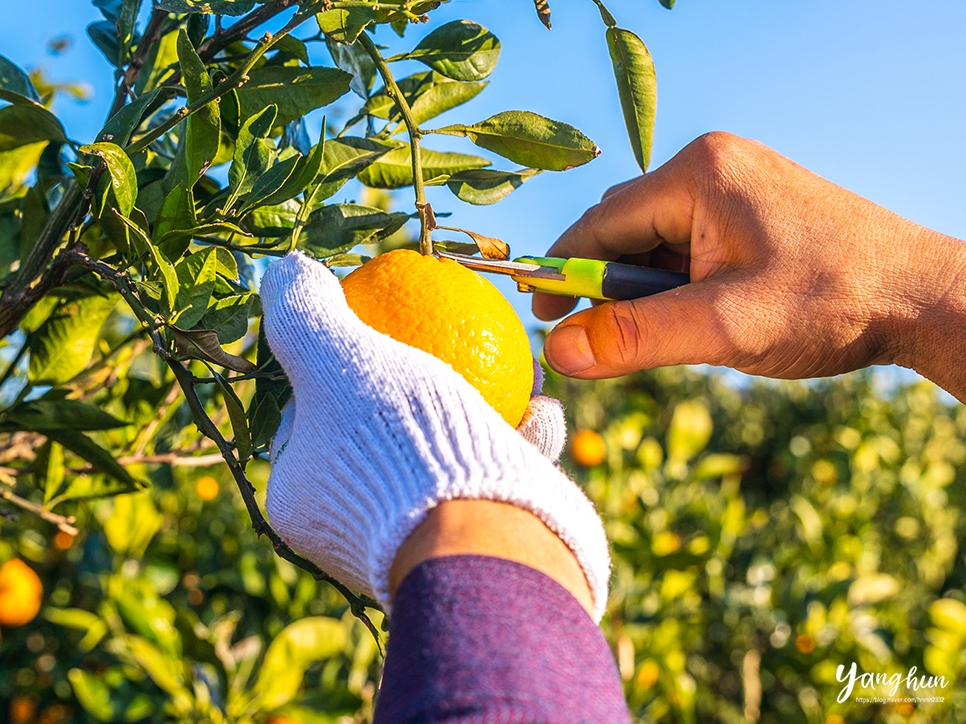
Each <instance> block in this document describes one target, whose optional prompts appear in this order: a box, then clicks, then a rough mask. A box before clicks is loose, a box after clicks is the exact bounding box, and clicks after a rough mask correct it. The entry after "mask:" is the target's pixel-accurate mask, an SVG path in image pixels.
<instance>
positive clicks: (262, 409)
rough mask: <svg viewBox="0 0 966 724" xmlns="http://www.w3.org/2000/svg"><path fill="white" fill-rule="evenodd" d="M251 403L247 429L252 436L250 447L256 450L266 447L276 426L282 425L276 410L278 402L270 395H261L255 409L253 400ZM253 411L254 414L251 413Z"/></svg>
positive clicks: (276, 428)
mask: <svg viewBox="0 0 966 724" xmlns="http://www.w3.org/2000/svg"><path fill="white" fill-rule="evenodd" d="M252 402H253V404H252V406H251V408H250V409H249V412H250V414H251V420H250V421H249V429H250V430H251V434H252V446H253V447H256V448H258V447H262V446H263V445H267V444H268V443H270V442H271V441H272V438H273V437H275V433H276V432H278V426H279V425H280V424H281V423H282V413H281V411H280V410H279V409H278V402H276V401H275V397H274V396H272V395H263V396H262V398H261V401H259V403H258V408H257V409H256V408H255V405H254V400H253V401H252ZM253 410H254V412H252V411H253Z"/></svg>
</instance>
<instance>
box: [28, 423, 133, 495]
mask: <svg viewBox="0 0 966 724" xmlns="http://www.w3.org/2000/svg"><path fill="white" fill-rule="evenodd" d="M46 435H47V437H48V438H49V439H51V440H53V441H55V442H59V443H60V444H61V445H63V446H64V447H65V448H67V449H68V450H70V451H71V452H72V453H74V454H75V455H77V456H78V457H81V458H83V459H84V460H86V461H87V462H89V463H90V464H91V466H92V467H93V468H94V469H95V470H97V471H98V472H101V473H104V474H105V475H108V476H110V477H111V478H113V479H114V480H115V481H117V483H119V484H118V485H112V484H110V483H105V482H103V481H98V480H97V479H96V477H95V476H91V475H78V476H76V477H74V478H73V479H72V480H71V481H70V482H69V483H68V485H67V488H66V490H64V491H63V492H62V493H60V494H59V495H58V496H57V501H58V502H61V501H64V500H76V499H80V498H98V497H102V496H104V495H117V494H119V493H130V492H132V491H134V490H139V489H140V488H141V485H140V483H138V481H136V480H135V479H134V478H133V477H131V474H130V473H129V472H128V471H127V470H125V469H124V466H123V465H121V464H120V463H119V462H118V461H117V460H115V459H114V456H113V455H112V454H111V453H110V452H108V451H107V450H105V449H104V448H102V447H101V446H100V445H98V444H97V443H96V442H94V441H93V440H91V439H90V438H89V437H87V435H85V434H84V433H82V432H77V431H75V430H51V431H49V432H47V433H46Z"/></svg>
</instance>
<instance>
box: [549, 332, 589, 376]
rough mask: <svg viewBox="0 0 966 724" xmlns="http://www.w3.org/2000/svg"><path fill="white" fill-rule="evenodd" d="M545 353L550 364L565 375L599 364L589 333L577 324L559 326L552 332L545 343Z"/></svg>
mask: <svg viewBox="0 0 966 724" xmlns="http://www.w3.org/2000/svg"><path fill="white" fill-rule="evenodd" d="M544 354H545V355H546V357H547V362H549V363H550V366H551V367H553V368H554V369H555V370H557V372H560V373H561V374H565V375H570V374H574V373H576V372H583V371H584V370H586V369H589V368H591V367H593V366H594V365H595V364H597V360H595V359H594V352H593V350H591V348H590V342H589V341H588V340H587V333H586V332H585V331H584V328H583V327H581V326H580V325H577V324H573V325H569V326H566V327H558V328H557V329H556V330H554V331H553V332H551V333H550V336H549V337H547V341H546V342H545V345H544Z"/></svg>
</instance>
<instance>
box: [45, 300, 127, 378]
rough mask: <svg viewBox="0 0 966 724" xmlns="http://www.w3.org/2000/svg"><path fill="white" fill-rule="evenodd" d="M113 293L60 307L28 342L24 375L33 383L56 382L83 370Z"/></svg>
mask: <svg viewBox="0 0 966 724" xmlns="http://www.w3.org/2000/svg"><path fill="white" fill-rule="evenodd" d="M116 303H117V297H116V296H112V297H87V298H86V299H81V300H79V301H76V302H71V303H69V304H67V305H66V306H64V307H62V308H61V310H60V311H59V312H58V313H56V314H55V315H54V316H53V317H51V318H50V319H48V320H47V322H46V323H45V324H44V326H43V327H41V328H40V329H39V330H38V331H37V333H36V334H34V335H33V337H32V338H31V343H30V368H29V371H28V375H29V377H30V380H31V381H32V382H33V383H34V384H43V385H59V384H61V383H63V382H67V381H68V380H70V379H72V378H73V377H75V376H76V375H78V374H80V373H81V372H83V370H84V368H85V367H87V364H88V363H89V362H90V361H91V357H92V356H93V354H94V345H95V343H96V342H97V338H98V337H99V336H100V333H101V327H102V326H103V325H104V322H105V321H106V320H107V315H108V314H110V313H111V310H112V309H113V308H114V305H115V304H116Z"/></svg>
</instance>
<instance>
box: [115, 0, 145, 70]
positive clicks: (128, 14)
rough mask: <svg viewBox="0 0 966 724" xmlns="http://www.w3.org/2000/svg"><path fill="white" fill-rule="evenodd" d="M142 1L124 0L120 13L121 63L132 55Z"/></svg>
mask: <svg viewBox="0 0 966 724" xmlns="http://www.w3.org/2000/svg"><path fill="white" fill-rule="evenodd" d="M141 2H142V0H123V3H122V5H121V11H120V13H118V18H117V36H118V41H119V43H120V65H125V64H126V63H127V61H128V57H129V56H130V51H131V43H132V42H133V41H134V38H135V28H136V26H137V21H138V13H139V12H140V11H141Z"/></svg>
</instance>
